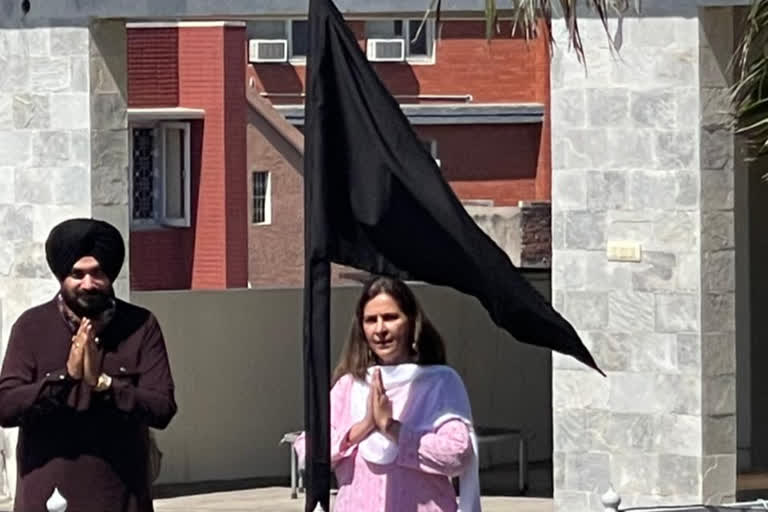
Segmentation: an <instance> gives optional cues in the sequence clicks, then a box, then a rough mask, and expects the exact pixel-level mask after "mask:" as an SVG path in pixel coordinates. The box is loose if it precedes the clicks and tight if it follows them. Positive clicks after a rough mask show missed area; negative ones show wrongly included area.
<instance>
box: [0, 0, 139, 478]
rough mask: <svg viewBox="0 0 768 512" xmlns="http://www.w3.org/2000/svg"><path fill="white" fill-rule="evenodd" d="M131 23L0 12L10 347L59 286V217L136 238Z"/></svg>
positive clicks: (3, 288)
mask: <svg viewBox="0 0 768 512" xmlns="http://www.w3.org/2000/svg"><path fill="white" fill-rule="evenodd" d="M8 5H11V4H8ZM48 21H50V20H48ZM122 27H123V25H122V23H119V22H108V23H106V24H95V25H94V26H93V27H89V26H88V25H83V24H82V23H81V22H74V21H73V22H65V21H62V22H61V25H60V26H53V27H34V26H32V27H30V26H26V24H25V22H24V20H23V19H22V18H21V16H20V13H18V5H17V3H13V6H12V7H11V11H10V12H6V13H5V14H4V17H3V18H2V21H0V69H2V70H3V71H2V73H0V311H1V312H2V313H1V315H2V316H1V317H0V331H1V332H2V350H3V351H4V350H5V344H6V343H7V340H8V335H9V334H10V329H11V326H12V324H13V323H14V322H15V320H16V318H17V317H18V316H19V314H21V313H22V312H23V311H24V310H26V309H27V308H29V307H31V306H34V305H36V304H39V303H41V302H44V301H46V300H50V298H51V297H53V295H54V294H55V292H56V290H57V289H58V283H57V282H56V280H55V278H54V277H53V275H52V274H51V273H50V271H49V269H48V265H47V263H46V261H45V254H44V243H45V239H46V237H47V236H48V232H49V231H50V229H51V228H52V227H53V226H54V225H55V224H57V223H59V222H61V221H62V220H65V219H67V218H71V217H91V216H93V217H99V218H106V219H108V220H110V221H113V222H116V224H117V226H118V228H119V229H120V230H121V231H122V233H123V236H124V237H125V240H126V245H127V242H128V223H127V219H128V217H127V215H128V210H127V204H128V195H127V194H128V192H127V190H128V189H127V186H126V184H127V161H128V145H127V137H126V134H127V130H126V121H125V101H124V98H125V87H124V83H125V74H124V72H123V73H122V74H121V72H120V70H121V69H124V67H125V64H124V63H123V62H122V61H124V59H125V56H124V53H125V51H124V40H125V38H124V29H123V28H122ZM121 37H122V41H123V43H122V44H121V43H120V38H121ZM102 64H104V65H102ZM92 70H93V71H94V73H92ZM110 84H111V85H110ZM122 210H124V211H122ZM126 261H127V260H126ZM127 278H128V268H127V267H125V268H123V271H122V274H121V278H120V282H119V283H117V288H118V290H119V292H120V293H121V294H122V295H123V296H125V295H126V294H127V286H125V285H124V284H122V283H127V282H128V280H127ZM4 434H6V435H5V436H4V437H5V448H6V449H5V453H6V462H7V464H8V466H7V474H8V475H9V480H10V482H5V484H7V485H8V487H5V488H6V489H8V490H9V491H10V492H11V493H12V492H13V489H14V487H15V474H16V464H15V457H14V448H15V437H16V436H15V432H14V431H13V430H11V431H6V432H4ZM0 489H3V487H2V486H0Z"/></svg>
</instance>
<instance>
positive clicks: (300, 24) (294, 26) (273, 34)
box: [248, 20, 309, 60]
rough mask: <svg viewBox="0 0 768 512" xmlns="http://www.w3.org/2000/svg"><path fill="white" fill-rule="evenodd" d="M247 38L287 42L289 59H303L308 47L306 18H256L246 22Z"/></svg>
mask: <svg viewBox="0 0 768 512" xmlns="http://www.w3.org/2000/svg"><path fill="white" fill-rule="evenodd" d="M248 39H273V40H285V41H287V42H288V57H289V58H290V59H297V60H301V59H305V58H306V57H307V51H308V49H309V23H308V22H307V20H258V21H251V22H249V23H248Z"/></svg>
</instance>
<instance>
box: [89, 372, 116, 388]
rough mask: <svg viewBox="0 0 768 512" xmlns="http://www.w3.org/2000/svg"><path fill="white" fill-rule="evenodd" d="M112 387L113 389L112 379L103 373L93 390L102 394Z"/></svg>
mask: <svg viewBox="0 0 768 512" xmlns="http://www.w3.org/2000/svg"><path fill="white" fill-rule="evenodd" d="M110 387H112V377H110V376H109V375H107V374H106V373H102V374H101V375H99V380H98V381H96V386H94V388H93V390H94V391H98V392H101V391H106V390H108V389H109V388H110Z"/></svg>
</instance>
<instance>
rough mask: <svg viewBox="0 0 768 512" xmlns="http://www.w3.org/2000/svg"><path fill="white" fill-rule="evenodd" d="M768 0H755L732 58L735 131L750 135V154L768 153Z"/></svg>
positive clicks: (759, 155) (752, 155)
mask: <svg viewBox="0 0 768 512" xmlns="http://www.w3.org/2000/svg"><path fill="white" fill-rule="evenodd" d="M767 45H768V0H754V1H753V2H752V4H751V6H750V7H749V11H748V12H747V17H746V23H745V27H744V32H743V35H742V39H741V42H740V43H739V46H738V47H737V50H736V53H735V54H734V56H733V59H732V61H731V64H732V66H733V67H734V68H735V71H736V73H735V80H734V84H733V86H732V87H731V102H732V104H733V109H734V115H735V119H736V133H739V134H743V135H744V136H746V138H747V142H748V147H749V149H750V153H751V154H750V156H751V157H753V158H758V157H761V156H763V155H766V154H768V46H767Z"/></svg>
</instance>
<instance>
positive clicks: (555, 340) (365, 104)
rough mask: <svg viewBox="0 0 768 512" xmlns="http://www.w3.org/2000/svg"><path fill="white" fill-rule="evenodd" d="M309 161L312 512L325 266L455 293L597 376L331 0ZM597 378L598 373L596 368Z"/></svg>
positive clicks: (320, 465)
mask: <svg viewBox="0 0 768 512" xmlns="http://www.w3.org/2000/svg"><path fill="white" fill-rule="evenodd" d="M309 37H310V45H309V58H308V60H309V62H308V67H307V99H306V125H305V127H306V129H305V153H304V194H305V198H304V201H305V244H306V245H305V254H306V256H305V257H306V262H305V263H306V270H305V279H306V281H305V302H304V303H305V311H304V322H305V323H304V358H305V359H304V364H305V386H304V389H305V411H304V412H305V420H306V426H307V436H308V442H307V472H308V474H307V483H308V485H307V508H306V510H307V511H308V512H309V511H312V510H314V507H315V505H316V504H317V503H318V502H319V503H322V504H323V506H324V507H325V510H328V508H327V504H328V493H329V491H328V482H329V481H330V468H329V462H330V460H329V459H330V454H329V450H330V436H329V396H328V391H329V385H330V384H329V375H330V358H329V343H328V341H329V339H328V338H329V318H328V314H329V306H328V304H329V302H328V301H329V296H328V295H329V292H330V286H329V262H335V263H340V264H343V265H348V266H351V267H356V268H358V269H361V270H365V271H368V272H371V273H373V274H383V275H389V276H394V277H401V278H403V277H407V278H409V279H416V280H420V281H426V282H428V283H432V284H436V285H443V286H450V287H452V288H455V289H457V290H459V291H461V292H464V293H467V294H469V295H472V296H474V297H476V298H477V299H479V300H480V302H481V303H482V304H483V306H484V307H485V308H486V309H487V310H488V312H489V313H490V316H491V318H492V319H493V321H494V322H495V323H496V324H497V325H499V326H500V327H502V328H504V329H506V330H507V331H508V332H509V333H511V334H512V335H513V336H514V337H515V338H516V339H518V340H519V341H522V342H525V343H530V344H533V345H538V346H542V347H547V348H550V349H553V350H556V351H558V352H562V353H564V354H568V355H571V356H573V357H575V358H576V359H578V360H579V361H581V362H583V363H584V364H586V365H588V366H590V367H592V368H594V369H596V370H598V371H600V370H599V368H598V367H597V365H596V364H595V361H594V359H593V358H592V356H591V355H590V353H589V351H588V350H587V349H586V347H585V346H584V345H583V344H582V342H581V340H580V339H579V336H578V335H577V334H576V331H575V330H574V329H573V327H572V326H571V325H570V324H569V323H568V322H567V321H566V320H565V319H563V318H562V317H561V316H560V315H559V314H558V313H557V312H556V311H555V310H554V309H553V308H552V307H551V306H550V305H549V303H548V302H547V301H546V300H545V299H544V298H543V297H542V296H541V295H540V294H539V293H538V292H537V291H536V290H535V289H534V288H533V287H532V286H531V285H530V283H528V281H526V280H525V278H524V277H523V276H522V275H521V274H520V273H519V272H518V270H517V269H516V268H515V266H514V265H513V264H512V262H511V261H510V259H509V257H508V256H507V255H506V253H504V251H502V250H501V249H500V248H499V247H498V246H497V245H496V244H495V243H494V242H493V240H491V239H490V238H489V237H488V236H487V235H486V234H485V233H483V231H482V230H481V229H480V228H479V227H478V226H477V224H476V223H475V222H474V221H473V220H472V218H471V217H470V216H469V214H468V213H467V212H466V211H465V209H464V207H463V206H462V205H461V203H460V202H459V200H458V199H457V198H456V196H455V194H454V193H453V191H452V190H451V188H450V187H449V185H448V184H447V183H446V181H445V179H444V178H443V176H442V174H441V172H440V169H439V168H438V167H437V164H436V162H435V161H434V159H433V158H432V157H431V156H430V155H429V153H428V152H427V151H426V150H425V149H424V147H423V146H422V144H421V142H420V141H419V138H418V137H417V136H416V134H415V132H414V131H413V129H412V128H411V126H410V123H409V122H408V119H407V118H406V117H405V115H404V114H403V113H402V111H401V109H400V106H399V105H398V103H397V101H396V100H395V99H394V98H393V97H392V96H391V95H390V94H389V92H388V91H387V89H386V87H385V86H384V85H383V83H382V82H381V80H380V79H379V78H378V76H377V75H376V72H375V71H374V70H373V68H372V67H371V66H370V64H369V63H368V60H367V58H366V56H365V55H364V54H363V52H362V51H361V49H360V47H359V46H358V43H357V41H356V39H355V37H354V35H353V34H352V32H351V31H350V30H349V29H348V28H347V26H346V24H345V23H344V19H343V18H342V16H341V14H340V13H339V12H338V10H337V9H336V7H335V6H334V5H333V3H332V2H331V0H310V7H309ZM601 373H602V372H601Z"/></svg>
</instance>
